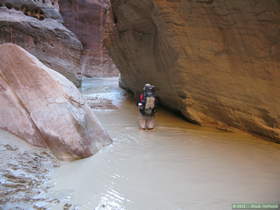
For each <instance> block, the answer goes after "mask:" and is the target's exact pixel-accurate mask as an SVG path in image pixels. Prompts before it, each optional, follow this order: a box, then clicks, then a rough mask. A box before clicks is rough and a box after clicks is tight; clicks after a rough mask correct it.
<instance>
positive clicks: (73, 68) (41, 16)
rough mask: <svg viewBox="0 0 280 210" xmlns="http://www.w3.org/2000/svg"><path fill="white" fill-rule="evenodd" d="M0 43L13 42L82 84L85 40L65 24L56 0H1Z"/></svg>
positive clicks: (78, 83) (77, 84) (76, 82)
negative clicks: (82, 60) (79, 38)
mask: <svg viewBox="0 0 280 210" xmlns="http://www.w3.org/2000/svg"><path fill="white" fill-rule="evenodd" d="M0 25H1V27H0V44H3V43H7V42H12V43H15V44H17V45H20V46H21V47H23V48H24V49H26V50H27V51H28V52H30V53H32V54H33V55H35V56H36V57H37V58H38V59H39V60H40V61H42V62H43V63H44V64H45V65H47V66H48V67H50V68H52V69H54V70H56V71H58V72H60V73H61V74H63V75H64V76H66V77H67V78H68V79H70V80H71V81H72V82H74V84H75V85H76V86H79V85H80V80H81V78H80V77H81V68H80V59H81V53H82V44H81V42H80V41H79V40H78V38H77V37H76V36H75V34H74V33H73V32H71V31H69V30H68V29H67V28H66V27H65V26H64V25H63V19H62V17H61V15H60V13H59V7H58V3H57V0H43V1H41V0H40V1H39V0H38V1H32V0H0Z"/></svg>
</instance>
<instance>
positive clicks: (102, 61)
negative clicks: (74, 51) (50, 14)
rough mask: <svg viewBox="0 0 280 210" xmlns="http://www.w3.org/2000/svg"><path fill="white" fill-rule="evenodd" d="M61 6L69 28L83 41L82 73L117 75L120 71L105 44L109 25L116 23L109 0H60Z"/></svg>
mask: <svg viewBox="0 0 280 210" xmlns="http://www.w3.org/2000/svg"><path fill="white" fill-rule="evenodd" d="M59 5H60V12H61V14H62V16H63V19H64V23H65V25H66V27H67V28H69V29H70V30H71V31H73V32H74V33H75V34H76V35H77V37H78V38H79V40H80V41H81V42H82V44H83V52H82V57H81V68H82V70H81V71H82V75H85V76H117V75H118V70H117V68H116V66H115V65H114V64H113V62H112V60H111V58H110V57H109V56H108V52H107V50H106V49H105V47H104V45H103V39H104V37H106V35H107V34H106V28H108V27H110V26H111V25H112V19H111V16H110V13H109V8H110V4H109V0H102V1H98V0H84V1H80V0H72V1H70V0H60V2H59Z"/></svg>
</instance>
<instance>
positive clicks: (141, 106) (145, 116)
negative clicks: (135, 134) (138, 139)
mask: <svg viewBox="0 0 280 210" xmlns="http://www.w3.org/2000/svg"><path fill="white" fill-rule="evenodd" d="M137 105H138V110H139V126H140V128H142V129H144V130H145V129H149V130H150V129H153V128H154V127H155V120H154V115H155V112H156V96H155V86H153V85H150V84H145V86H144V89H143V93H141V94H140V96H139V100H138V104H137Z"/></svg>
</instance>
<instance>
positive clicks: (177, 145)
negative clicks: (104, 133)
mask: <svg viewBox="0 0 280 210" xmlns="http://www.w3.org/2000/svg"><path fill="white" fill-rule="evenodd" d="M81 91H82V93H83V94H84V95H85V96H86V97H87V98H89V99H90V100H91V101H92V107H93V108H94V112H95V113H96V115H97V116H98V118H99V119H100V121H101V122H102V124H103V126H104V127H105V128H106V129H107V130H108V132H109V134H110V135H111V137H112V138H113V140H114V143H113V144H112V145H111V146H109V147H106V148H104V149H103V150H101V151H100V152H99V153H98V154H97V155H95V156H93V157H91V158H87V159H84V160H80V161H75V162H68V163H66V162H65V163H62V166H61V167H60V168H57V169H55V170H54V173H53V180H54V181H55V184H56V185H55V187H54V189H53V193H54V194H55V193H57V196H59V195H62V194H63V195H68V196H69V199H71V201H72V202H73V203H75V204H76V206H75V207H74V208H76V209H82V210H89V209H90V210H93V209H95V210H103V209H105V210H124V209H127V210H224V209H225V210H227V209H231V205H232V203H236V202H273V203H280V164H279V162H280V145H279V144H276V143H273V142H268V141H264V140H262V139H260V138H257V137H253V136H251V135H249V134H246V133H242V132H238V133H229V132H223V131H218V130H214V129H208V128H201V127H198V126H195V125H192V124H189V123H187V122H185V121H184V120H182V119H181V118H178V117H177V116H174V115H172V114H171V113H168V112H166V111H164V110H160V111H159V112H158V113H157V117H156V121H157V127H156V129H155V130H153V131H149V132H147V131H142V130H139V128H138V126H137V123H136V118H137V111H136V107H135V103H134V102H133V101H132V100H131V99H130V98H129V96H127V95H126V93H125V92H124V91H123V90H121V89H120V88H118V78H107V79H102V78H100V79H86V80H84V82H83V85H82V89H81ZM98 102H103V105H100V103H98ZM95 104H98V106H96V105H95Z"/></svg>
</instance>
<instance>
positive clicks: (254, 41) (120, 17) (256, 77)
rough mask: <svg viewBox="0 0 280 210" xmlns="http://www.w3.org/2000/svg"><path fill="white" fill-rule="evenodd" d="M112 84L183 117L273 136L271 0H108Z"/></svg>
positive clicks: (278, 126) (276, 51)
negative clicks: (146, 91) (144, 93)
mask: <svg viewBox="0 0 280 210" xmlns="http://www.w3.org/2000/svg"><path fill="white" fill-rule="evenodd" d="M111 2H112V9H113V14H114V21H115V24H116V27H115V28H114V32H113V33H112V36H111V38H110V40H108V42H107V45H108V47H109V50H110V53H111V55H112V57H113V60H114V62H115V63H116V64H117V66H118V68H119V70H120V72H121V82H120V84H121V85H122V86H123V87H125V88H128V89H130V90H132V91H133V92H137V91H139V90H141V88H142V87H143V84H144V83H146V82H149V83H152V84H154V85H156V86H157V87H158V89H159V91H158V95H159V97H160V99H161V102H162V104H164V105H166V106H168V107H170V108H172V109H175V110H179V111H180V112H181V113H182V114H183V115H184V116H185V117H186V118H187V119H188V120H190V121H193V122H196V123H198V124H202V125H213V126H218V127H222V128H226V127H227V126H233V127H237V128H241V129H244V130H247V131H250V132H253V133H256V134H260V135H263V136H266V137H270V138H272V139H274V140H275V141H278V142H280V106H279V104H280V71H279V69H280V59H279V58H280V34H279V30H280V13H279V11H280V3H279V1H278V0H266V1H263V0H246V1H244V0H234V1H226V0H176V1H175V0H174V1H172V0H141V1H135V0H126V1H123V0H112V1H111Z"/></svg>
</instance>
